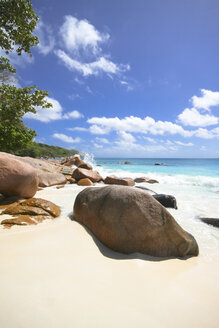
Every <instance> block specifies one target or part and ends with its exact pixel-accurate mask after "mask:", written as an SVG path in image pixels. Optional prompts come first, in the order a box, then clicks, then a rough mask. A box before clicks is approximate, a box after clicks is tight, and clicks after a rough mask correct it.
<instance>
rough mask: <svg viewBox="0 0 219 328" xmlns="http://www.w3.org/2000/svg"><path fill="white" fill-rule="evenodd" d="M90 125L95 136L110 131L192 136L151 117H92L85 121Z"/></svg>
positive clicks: (170, 124)
mask: <svg viewBox="0 0 219 328" xmlns="http://www.w3.org/2000/svg"><path fill="white" fill-rule="evenodd" d="M87 122H88V123H89V124H91V127H90V130H91V132H92V133H94V134H95V133H96V134H106V133H109V132H110V131H113V130H114V131H125V132H136V133H143V134H147V133H151V134H153V135H164V134H180V135H182V136H184V137H189V136H192V135H193V132H192V131H188V130H185V129H183V128H182V127H181V126H180V125H177V124H174V123H172V122H168V121H165V122H163V121H155V120H154V119H153V118H152V117H149V116H147V117H145V118H144V119H141V118H140V117H135V116H129V117H125V118H123V119H119V118H118V117H113V118H106V117H92V118H90V119H88V120H87Z"/></svg>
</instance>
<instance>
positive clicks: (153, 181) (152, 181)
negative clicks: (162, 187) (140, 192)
mask: <svg viewBox="0 0 219 328" xmlns="http://www.w3.org/2000/svg"><path fill="white" fill-rule="evenodd" d="M146 182H147V183H150V184H154V183H159V181H157V180H154V179H149V180H147V181H146Z"/></svg>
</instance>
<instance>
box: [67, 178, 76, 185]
mask: <svg viewBox="0 0 219 328" xmlns="http://www.w3.org/2000/svg"><path fill="white" fill-rule="evenodd" d="M68 182H69V183H71V184H72V183H76V180H75V179H74V178H68Z"/></svg>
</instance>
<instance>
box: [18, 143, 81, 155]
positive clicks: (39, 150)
mask: <svg viewBox="0 0 219 328" xmlns="http://www.w3.org/2000/svg"><path fill="white" fill-rule="evenodd" d="M14 153H15V154H16V155H19V156H31V157H38V158H39V157H49V158H54V157H69V156H73V155H75V154H79V152H78V151H77V150H75V149H71V150H69V149H66V148H62V147H58V146H50V145H46V144H43V143H37V142H33V143H32V145H29V146H27V147H26V148H24V149H22V150H19V151H15V152H14Z"/></svg>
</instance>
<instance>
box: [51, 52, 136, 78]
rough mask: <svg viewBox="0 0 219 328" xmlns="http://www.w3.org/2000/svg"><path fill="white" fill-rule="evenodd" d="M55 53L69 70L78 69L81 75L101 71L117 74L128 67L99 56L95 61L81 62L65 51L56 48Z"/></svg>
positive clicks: (95, 73)
mask: <svg viewBox="0 0 219 328" xmlns="http://www.w3.org/2000/svg"><path fill="white" fill-rule="evenodd" d="M55 54H56V55H57V56H58V57H59V58H60V59H61V60H62V61H63V63H64V64H65V66H66V67H67V68H68V69H69V70H71V71H78V72H79V73H81V74H82V75H83V76H89V75H95V76H96V75H99V74H100V73H101V72H104V73H109V74H119V73H120V72H124V71H126V70H129V69H130V66H129V65H121V64H120V65H119V64H115V63H113V62H112V61H110V60H108V59H107V58H105V57H103V56H102V57H100V58H98V59H97V60H96V61H93V62H90V63H82V62H80V61H78V60H76V59H73V58H71V57H70V56H69V55H68V54H67V53H66V52H65V51H63V50H60V49H59V50H57V51H55Z"/></svg>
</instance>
